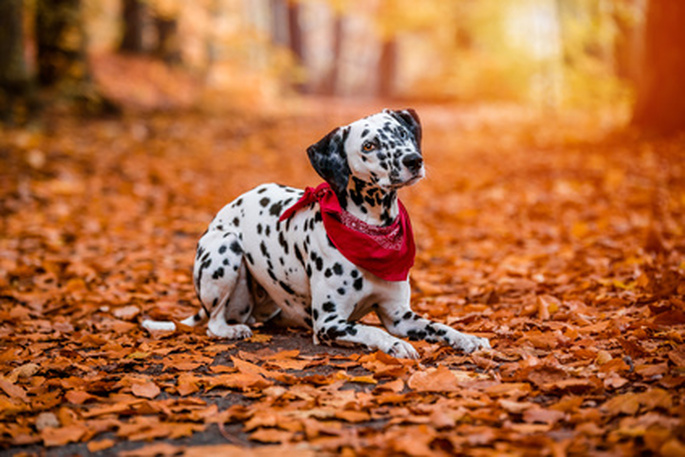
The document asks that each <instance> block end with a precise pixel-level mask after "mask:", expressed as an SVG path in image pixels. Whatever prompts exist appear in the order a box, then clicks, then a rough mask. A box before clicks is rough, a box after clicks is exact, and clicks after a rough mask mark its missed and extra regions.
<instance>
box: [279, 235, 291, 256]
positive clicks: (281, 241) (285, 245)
mask: <svg viewBox="0 0 685 457" xmlns="http://www.w3.org/2000/svg"><path fill="white" fill-rule="evenodd" d="M278 244H280V245H281V247H282V248H283V252H285V253H286V255H287V254H288V251H289V248H288V243H287V242H286V241H285V235H283V232H280V233H279V234H278Z"/></svg>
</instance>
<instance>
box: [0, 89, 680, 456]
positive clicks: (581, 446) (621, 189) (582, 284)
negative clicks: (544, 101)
mask: <svg viewBox="0 0 685 457" xmlns="http://www.w3.org/2000/svg"><path fill="white" fill-rule="evenodd" d="M294 105H295V108H294V109H291V110H290V111H285V110H282V111H277V110H272V111H271V112H269V113H257V112H243V111H235V112H231V111H216V112H212V111H201V110H195V111H193V110H185V111H182V112H167V113H164V112H160V113H156V114H154V113H153V114H146V115H134V114H126V115H124V116H123V117H121V118H115V119H105V120H84V119H78V118H74V117H70V116H62V117H59V118H51V119H48V120H46V121H44V122H43V123H42V124H40V125H38V126H34V127H32V128H28V129H6V130H4V131H3V132H1V133H2V135H1V136H0V214H1V215H2V219H0V235H1V236H0V453H2V454H5V455H7V454H9V455H48V456H66V455H75V454H80V455H85V454H89V453H98V455H122V456H153V455H180V454H184V455H231V453H238V452H239V453H240V455H247V456H249V455H289V454H291V453H292V454H297V455H298V456H301V455H308V454H311V455H327V454H330V455H356V454H363V455H411V456H423V455H431V456H434V455H453V454H463V455H491V454H493V453H496V454H501V455H554V456H563V455H588V454H590V455H645V454H660V455H665V456H676V455H685V426H684V425H685V424H683V421H682V418H683V417H685V395H684V393H685V342H684V338H685V301H684V300H685V236H684V233H683V231H684V230H685V141H684V138H683V137H682V136H681V137H679V138H671V139H645V138H641V137H638V136H632V135H630V134H625V133H624V134H611V133H610V128H608V127H605V126H604V124H603V123H602V121H601V119H598V118H596V119H590V118H587V117H583V116H578V117H575V118H570V117H567V118H563V119H562V118H560V117H558V116H547V117H546V118H545V117H542V116H539V115H532V114H530V113H528V112H526V111H525V110H522V109H518V108H513V107H502V106H500V107H496V106H495V107H470V108H463V107H462V108H456V107H450V106H417V107H416V108H417V110H418V112H419V115H420V116H421V117H422V121H423V125H424V147H423V149H424V155H425V160H426V162H427V172H428V176H427V178H426V179H425V180H423V181H421V182H420V183H418V184H417V185H415V186H413V187H412V188H409V189H406V190H403V191H402V192H401V195H400V196H401V198H402V200H403V201H404V203H405V205H406V206H407V208H408V211H409V213H410V215H411V217H412V222H413V225H414V232H415V235H416V241H417V250H418V254H417V261H416V265H415V266H414V269H413V270H412V276H411V284H412V289H413V297H412V302H413V308H414V309H415V310H416V311H417V312H419V313H421V314H423V315H425V316H427V317H430V318H432V319H435V320H438V321H440V322H445V323H447V324H449V325H451V326H453V327H455V328H457V329H459V330H462V331H465V332H470V333H475V334H478V335H481V336H487V337H488V338H490V341H491V343H492V345H493V349H492V350H490V351H481V352H478V353H476V354H473V355H462V354H459V353H457V352H455V351H454V350H452V349H449V348H444V347H440V346H437V345H431V344H426V343H415V346H416V347H417V349H418V351H419V352H420V354H421V359H420V360H418V361H408V360H397V359H394V358H392V357H389V356H387V355H384V354H382V353H369V352H368V351H365V350H362V349H358V348H336V347H320V346H314V344H313V342H312V338H311V334H309V333H307V332H304V331H294V330H285V331H283V330H281V331H277V330H273V329H268V328H259V329H257V330H256V332H255V335H254V336H253V337H252V338H251V339H250V340H248V341H243V342H232V341H219V340H213V339H210V338H208V337H207V336H205V334H204V330H203V329H196V330H193V329H188V328H183V329H181V330H179V331H177V332H175V333H173V334H163V335H151V334H149V333H148V332H146V331H145V330H143V329H142V328H141V327H140V325H139V321H140V319H141V318H142V317H143V316H152V317H154V318H173V319H181V318H184V317H186V316H188V315H190V314H191V313H193V312H194V310H195V309H196V307H197V302H196V299H195V296H194V292H193V286H192V279H191V268H192V261H193V257H194V249H195V244H196V242H197V239H198V238H199V236H200V235H201V234H202V233H203V232H204V230H205V228H206V225H207V223H208V222H209V221H210V220H211V218H212V217H213V214H214V213H215V212H216V211H217V210H218V209H219V208H221V207H222V206H223V205H224V204H225V203H227V202H228V201H230V200H232V199H234V198H235V197H237V196H238V195H239V194H240V193H242V192H244V191H246V190H248V189H251V188H252V187H254V186H256V185H258V184H260V183H263V182H270V181H275V182H280V183H283V184H288V185H293V186H299V187H304V186H307V185H315V184H317V183H318V182H319V179H318V177H317V176H316V174H315V173H314V172H313V171H312V170H311V167H310V166H309V164H308V162H307V158H306V154H305V149H306V147H307V146H308V145H309V144H312V143H314V142H315V141H317V140H318V139H319V138H320V137H322V136H323V135H324V134H325V133H327V132H328V131H329V130H330V129H331V128H333V127H335V126H336V125H339V124H341V123H347V122H349V121H352V120H354V119H356V118H358V117H360V116H363V115H367V114H370V113H372V112H374V111H378V110H379V109H380V108H381V107H380V106H373V107H371V106H368V105H361V104H360V105H341V104H332V103H324V102H318V103H306V102H294ZM609 127H610V125H609ZM367 322H370V323H377V320H374V318H372V317H371V318H367ZM275 453H277V454H275Z"/></svg>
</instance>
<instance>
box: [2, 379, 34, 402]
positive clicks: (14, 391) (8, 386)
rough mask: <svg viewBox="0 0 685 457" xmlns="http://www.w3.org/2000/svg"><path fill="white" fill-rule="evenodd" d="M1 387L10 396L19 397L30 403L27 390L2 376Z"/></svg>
mask: <svg viewBox="0 0 685 457" xmlns="http://www.w3.org/2000/svg"><path fill="white" fill-rule="evenodd" d="M0 389H2V390H4V391H5V393H6V394H7V395H9V396H10V398H18V399H19V400H21V401H23V402H24V403H28V402H29V399H28V397H27V396H26V391H25V390H24V389H23V388H21V387H20V386H18V385H16V384H14V383H12V382H10V380H9V379H7V378H5V377H2V376H0Z"/></svg>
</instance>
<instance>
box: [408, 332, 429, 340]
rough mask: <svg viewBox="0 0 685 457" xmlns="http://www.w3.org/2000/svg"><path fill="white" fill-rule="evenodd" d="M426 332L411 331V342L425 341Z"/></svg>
mask: <svg viewBox="0 0 685 457" xmlns="http://www.w3.org/2000/svg"><path fill="white" fill-rule="evenodd" d="M426 336H427V335H426V331H425V330H409V331H408V332H407V337H408V338H409V339H410V340H411V341H419V340H424V339H426Z"/></svg>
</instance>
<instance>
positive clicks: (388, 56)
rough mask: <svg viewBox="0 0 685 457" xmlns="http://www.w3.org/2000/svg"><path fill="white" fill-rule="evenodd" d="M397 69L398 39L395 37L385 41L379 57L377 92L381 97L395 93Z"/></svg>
mask: <svg viewBox="0 0 685 457" xmlns="http://www.w3.org/2000/svg"><path fill="white" fill-rule="evenodd" d="M396 69H397V41H396V39H395V38H394V37H391V38H388V39H386V40H384V41H383V43H382V45H381V55H380V58H379V59H378V85H377V94H378V96H379V97H380V98H390V97H392V96H393V95H395V72H396Z"/></svg>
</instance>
